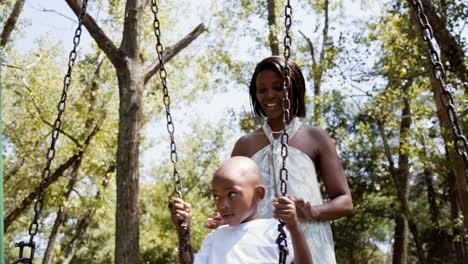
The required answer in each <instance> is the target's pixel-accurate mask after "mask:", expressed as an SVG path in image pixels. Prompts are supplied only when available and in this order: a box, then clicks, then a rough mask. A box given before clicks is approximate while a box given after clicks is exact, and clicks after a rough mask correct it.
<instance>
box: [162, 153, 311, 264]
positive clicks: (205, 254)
mask: <svg viewBox="0 0 468 264" xmlns="http://www.w3.org/2000/svg"><path fill="white" fill-rule="evenodd" d="M212 191H213V198H214V201H215V205H216V209H217V211H218V212H219V213H220V215H221V217H222V219H223V221H224V224H225V225H224V226H221V227H219V228H217V229H216V230H214V231H213V232H211V233H210V234H208V235H207V236H206V237H205V239H204V240H203V243H202V246H201V249H200V252H199V253H198V254H196V256H195V257H193V256H192V255H190V254H185V255H183V254H184V252H182V251H180V252H179V254H180V256H179V257H180V258H179V259H180V261H181V263H183V262H184V261H185V262H189V263H212V264H223V263H278V259H279V250H278V245H277V244H276V243H275V241H276V238H277V236H278V231H277V230H278V229H277V226H278V221H276V220H274V219H260V217H259V214H258V210H257V205H258V203H259V202H260V201H261V200H263V198H264V196H265V187H264V186H263V185H262V178H261V175H260V170H259V168H258V167H257V165H256V163H255V162H254V161H253V160H252V159H250V158H247V157H240V156H238V157H232V158H231V159H229V160H227V161H225V162H224V163H223V164H221V166H220V167H219V169H218V170H217V171H216V173H215V175H214V177H213V180H212ZM273 206H274V208H275V214H274V217H275V218H277V219H281V220H282V221H283V222H284V223H285V225H286V228H287V230H288V231H289V232H287V238H288V245H292V247H293V250H289V256H288V259H287V263H292V261H293V260H294V263H295V264H310V263H312V256H311V254H310V250H309V247H308V246H307V242H306V240H305V238H304V234H303V232H302V228H301V225H300V223H299V220H298V218H297V214H296V208H295V205H294V202H293V201H292V200H291V199H289V198H288V197H284V196H283V197H279V198H275V199H274V200H273ZM171 213H172V221H173V222H174V223H175V225H176V226H177V229H178V230H177V231H178V233H179V235H180V234H181V232H182V228H180V225H179V224H178V222H180V221H183V222H185V223H186V225H187V227H188V228H190V221H191V217H192V208H191V205H190V204H189V203H186V202H184V201H183V200H182V199H179V198H176V199H175V200H174V205H173V206H172V209H171ZM291 241H292V242H291ZM188 246H189V247H191V245H190V244H189V245H188ZM289 247H290V246H289ZM190 251H191V250H190Z"/></svg>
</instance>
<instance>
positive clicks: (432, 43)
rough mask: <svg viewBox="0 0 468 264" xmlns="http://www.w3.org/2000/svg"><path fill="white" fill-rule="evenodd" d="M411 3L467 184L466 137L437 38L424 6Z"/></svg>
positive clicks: (414, 1)
mask: <svg viewBox="0 0 468 264" xmlns="http://www.w3.org/2000/svg"><path fill="white" fill-rule="evenodd" d="M411 4H412V5H413V7H414V9H415V10H416V13H417V15H418V22H419V25H420V26H421V36H422V39H423V40H424V41H425V42H426V44H427V46H428V48H429V57H430V59H431V63H432V72H433V74H434V77H435V78H436V79H437V81H439V84H440V88H441V90H442V92H441V94H440V100H441V101H442V105H443V106H444V108H445V110H446V111H447V114H448V117H449V119H450V123H451V126H452V132H453V135H454V136H455V139H454V145H455V149H456V151H457V154H458V155H459V156H460V157H461V158H462V159H463V162H464V163H465V181H466V184H468V141H467V139H466V137H465V136H464V135H463V131H462V128H461V126H460V122H459V120H458V116H457V113H456V111H455V103H454V100H453V95H452V93H451V92H450V91H449V90H448V89H447V85H446V83H445V77H446V75H445V70H444V66H443V64H442V62H441V59H440V55H439V52H437V49H436V47H438V46H439V45H438V43H437V40H436V39H435V37H434V32H433V31H432V27H431V25H430V24H429V20H428V18H427V16H426V14H425V13H424V7H423V4H422V3H421V1H420V0H411Z"/></svg>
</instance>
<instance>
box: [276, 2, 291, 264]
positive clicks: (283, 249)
mask: <svg viewBox="0 0 468 264" xmlns="http://www.w3.org/2000/svg"><path fill="white" fill-rule="evenodd" d="M284 14H285V18H284V24H285V26H286V36H285V37H284V71H283V91H284V98H283V133H282V134H281V157H282V159H283V163H282V167H281V169H280V174H279V175H280V181H281V186H280V188H281V195H282V196H286V194H287V192H288V184H287V181H288V170H287V169H286V158H287V156H288V141H289V135H288V131H287V124H288V121H289V118H290V110H291V101H290V100H289V88H290V87H291V72H290V69H289V64H288V63H289V56H290V54H291V42H292V41H291V36H290V35H289V30H290V28H291V23H292V7H291V4H290V2H289V0H287V2H286V7H285V8H284ZM278 231H279V235H278V238H277V239H276V243H277V244H278V247H279V251H280V252H279V255H280V256H279V263H280V264H285V263H286V257H287V256H288V254H289V252H288V243H287V241H286V233H285V231H284V222H283V221H281V220H280V223H279V224H278Z"/></svg>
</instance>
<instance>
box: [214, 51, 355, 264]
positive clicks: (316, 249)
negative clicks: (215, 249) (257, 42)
mask: <svg viewBox="0 0 468 264" xmlns="http://www.w3.org/2000/svg"><path fill="white" fill-rule="evenodd" d="M284 62H285V60H284V58H283V57H278V56H274V57H269V58H266V59H264V60H262V61H261V62H259V63H258V64H257V67H256V68H255V72H254V73H253V76H252V80H251V83H250V87H249V93H250V99H251V102H252V106H253V108H254V112H255V114H256V115H259V116H263V117H266V120H265V123H264V124H263V126H262V127H261V128H258V129H256V130H255V131H253V132H251V133H249V134H247V135H244V136H242V137H241V138H240V139H238V141H237V142H236V144H235V146H234V149H233V151H232V155H231V156H246V157H251V158H252V159H253V160H254V161H255V162H256V163H257V164H258V166H259V167H260V170H261V174H262V180H263V185H264V186H265V187H266V195H265V197H266V199H264V200H263V201H262V202H261V203H260V204H259V205H258V206H259V213H260V216H261V217H262V218H272V217H274V215H273V207H272V206H271V202H270V198H271V197H278V196H280V194H281V193H280V180H279V171H280V168H281V166H282V157H281V139H280V138H279V137H280V135H281V133H282V130H283V127H284V126H283V109H282V100H283V98H284V96H285V93H284V92H283V79H282V70H283V67H284ZM288 64H289V67H290V71H291V90H290V91H289V92H288V93H289V97H290V101H291V111H290V112H291V113H292V115H291V118H290V120H288V124H287V131H288V134H289V142H288V157H287V160H286V168H287V170H288V181H287V186H288V188H287V191H288V195H289V196H291V197H293V199H294V200H295V203H296V208H297V209H296V210H297V214H298V216H299V217H300V221H301V225H302V228H303V230H304V234H305V237H306V240H307V243H308V246H309V248H310V250H311V253H312V256H313V260H314V263H318V264H330V263H336V260H335V252H334V244H333V235H332V232H331V228H330V225H329V223H328V221H331V220H335V219H338V218H341V217H344V216H346V215H349V214H350V213H351V212H352V210H353V203H352V199H351V193H350V191H349V187H348V183H347V180H346V175H345V174H344V171H343V168H342V166H341V163H340V160H339V158H338V155H337V153H336V149H335V145H334V144H333V142H332V141H331V139H330V137H329V136H328V134H327V133H326V132H325V131H324V130H323V129H320V128H316V127H312V126H309V125H307V124H303V123H301V122H300V121H299V120H298V118H297V117H304V116H305V102H304V96H305V84H304V77H303V75H302V72H301V70H300V68H299V66H298V65H297V64H296V63H295V62H293V61H291V60H289V61H288ZM317 171H319V172H320V176H321V177H320V178H321V179H322V180H323V184H324V186H325V189H326V192H327V195H328V198H329V201H327V202H326V203H323V199H322V195H321V193H320V188H319V183H318V177H317ZM211 220H212V221H211V222H210V224H211V227H214V226H216V225H217V224H220V223H217V222H219V221H221V220H222V219H220V218H219V217H214V219H211ZM207 226H210V225H207Z"/></svg>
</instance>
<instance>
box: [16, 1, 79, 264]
mask: <svg viewBox="0 0 468 264" xmlns="http://www.w3.org/2000/svg"><path fill="white" fill-rule="evenodd" d="M87 5H88V0H83V4H82V6H81V11H80V13H79V15H78V27H77V28H76V30H75V36H74V37H73V49H72V51H71V52H70V55H69V56H68V71H67V73H66V74H65V77H64V79H63V91H62V97H61V98H60V101H59V103H58V105H57V109H58V115H57V119H55V122H54V125H53V129H52V135H51V137H52V142H51V143H50V147H49V149H48V150H47V154H46V158H47V163H46V166H45V168H44V170H43V171H42V175H41V183H40V185H39V196H38V198H37V200H36V202H35V203H34V219H33V221H32V222H31V224H30V225H29V241H28V242H24V241H21V242H19V243H16V244H15V247H19V248H20V252H19V257H18V258H17V259H16V260H15V261H13V262H12V264H16V263H32V261H33V259H34V251H35V249H36V243H35V242H34V236H35V235H36V234H37V232H38V230H39V223H38V221H39V216H40V214H41V211H42V207H43V202H44V196H45V191H46V189H47V181H48V180H49V177H50V173H51V170H50V165H51V164H52V160H53V159H54V157H55V144H56V143H57V139H58V137H59V135H60V128H61V127H62V115H63V113H64V112H65V107H66V100H67V93H68V88H69V87H70V84H71V81H72V77H71V75H72V71H73V67H74V66H75V61H76V57H77V51H76V48H77V47H78V45H79V44H80V38H81V33H82V30H81V26H82V25H83V20H84V16H85V14H86V6H87ZM25 247H29V248H30V249H31V251H30V254H29V257H24V256H23V253H24V252H23V251H24V248H25Z"/></svg>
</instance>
